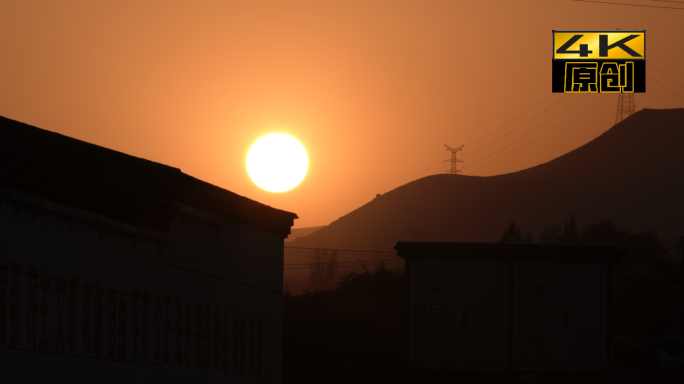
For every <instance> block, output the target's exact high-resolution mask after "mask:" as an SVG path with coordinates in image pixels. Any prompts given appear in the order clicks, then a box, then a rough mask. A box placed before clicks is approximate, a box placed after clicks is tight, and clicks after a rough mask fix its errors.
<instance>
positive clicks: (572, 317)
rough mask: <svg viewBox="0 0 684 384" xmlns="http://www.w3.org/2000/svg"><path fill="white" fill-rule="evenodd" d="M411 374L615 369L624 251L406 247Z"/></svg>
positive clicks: (402, 251) (402, 248)
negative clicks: (616, 276) (618, 276)
mask: <svg viewBox="0 0 684 384" xmlns="http://www.w3.org/2000/svg"><path fill="white" fill-rule="evenodd" d="M395 249H396V251H397V255H398V256H400V257H402V258H403V259H405V260H406V279H407V280H406V282H407V289H408V292H407V293H408V298H409V299H408V300H407V302H408V303H409V305H408V306H407V316H406V318H407V333H408V344H407V349H408V351H407V352H408V353H407V357H408V365H409V367H410V368H411V369H457V370H511V371H601V370H606V369H610V368H612V366H613V323H614V294H613V286H614V283H613V267H614V263H615V262H620V261H621V260H622V258H623V257H624V246H621V245H580V244H503V243H437V242H398V243H397V245H396V246H395Z"/></svg>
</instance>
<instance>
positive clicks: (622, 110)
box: [615, 93, 636, 124]
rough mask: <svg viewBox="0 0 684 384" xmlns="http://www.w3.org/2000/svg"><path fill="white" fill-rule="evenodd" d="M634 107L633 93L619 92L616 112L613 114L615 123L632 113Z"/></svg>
mask: <svg viewBox="0 0 684 384" xmlns="http://www.w3.org/2000/svg"><path fill="white" fill-rule="evenodd" d="M635 109H636V107H635V106H634V94H633V93H620V95H619V96H618V105H617V114H616V115H615V124H617V123H619V122H621V121H622V120H624V119H626V118H627V117H629V115H631V114H632V113H634V110H635Z"/></svg>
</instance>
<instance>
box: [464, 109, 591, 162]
mask: <svg viewBox="0 0 684 384" xmlns="http://www.w3.org/2000/svg"><path fill="white" fill-rule="evenodd" d="M580 100H581V99H580V98H576V99H575V100H572V101H571V102H570V104H568V105H566V106H565V107H564V108H563V110H561V112H560V113H563V112H565V111H566V110H567V109H569V108H571V107H572V106H573V105H575V104H577V103H578V102H579V101H580ZM557 117H558V115H553V116H551V117H550V118H549V119H546V121H544V122H543V123H541V124H539V125H538V126H537V127H535V128H533V129H532V130H531V131H530V132H528V133H526V134H524V135H523V136H521V137H519V138H518V139H517V140H514V141H513V142H511V143H509V144H508V145H506V146H504V147H503V148H499V149H498V150H496V151H494V152H493V153H491V154H489V155H488V156H486V157H483V158H481V159H480V160H476V161H474V163H475V164H477V163H481V162H482V161H483V160H486V159H488V158H490V157H492V156H494V155H496V154H497V153H499V152H501V151H503V150H504V149H506V148H508V147H510V146H511V145H513V144H515V143H517V142H518V141H520V140H522V139H524V138H525V137H527V136H529V135H530V134H532V133H533V132H535V131H536V130H537V129H539V128H540V127H542V126H543V125H544V124H546V123H548V122H549V121H551V120H553V119H555V118H557ZM478 169H481V168H478Z"/></svg>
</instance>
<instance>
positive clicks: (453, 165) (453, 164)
mask: <svg viewBox="0 0 684 384" xmlns="http://www.w3.org/2000/svg"><path fill="white" fill-rule="evenodd" d="M444 146H445V147H446V148H447V149H448V150H449V151H451V160H444V162H445V163H446V162H449V163H451V168H450V169H448V170H447V171H446V173H450V174H452V175H455V174H457V173H461V171H460V170H458V168H457V167H456V164H457V163H462V162H463V160H459V159H457V158H456V152H458V151H463V149H462V148H463V147H464V146H465V145H461V146H460V147H458V148H451V147H450V146H448V145H446V144H444Z"/></svg>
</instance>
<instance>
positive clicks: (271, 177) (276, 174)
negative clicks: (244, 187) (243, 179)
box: [247, 133, 309, 192]
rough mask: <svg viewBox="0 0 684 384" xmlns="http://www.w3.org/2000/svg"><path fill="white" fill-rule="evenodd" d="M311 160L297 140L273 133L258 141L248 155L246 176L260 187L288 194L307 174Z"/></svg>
mask: <svg viewBox="0 0 684 384" xmlns="http://www.w3.org/2000/svg"><path fill="white" fill-rule="evenodd" d="M308 168H309V158H308V157H307V156H306V150H305V149H304V147H303V146H302V145H301V144H300V143H299V141H297V140H295V139H294V138H292V137H290V136H288V135H285V134H282V133H272V134H270V135H266V136H264V137H262V138H260V139H259V140H257V141H256V142H255V143H254V144H252V147H251V148H250V149H249V152H248V153H247V173H249V177H251V178H252V181H254V183H255V184H256V185H258V186H259V187H260V188H262V189H265V190H267V191H270V192H285V191H289V190H290V189H292V188H294V187H296V186H297V185H298V184H299V183H300V182H301V181H302V180H303V179H304V176H305V175H306V171H307V169H308Z"/></svg>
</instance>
